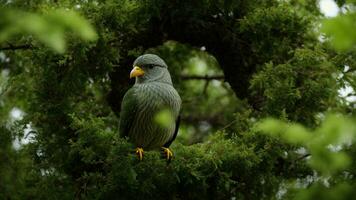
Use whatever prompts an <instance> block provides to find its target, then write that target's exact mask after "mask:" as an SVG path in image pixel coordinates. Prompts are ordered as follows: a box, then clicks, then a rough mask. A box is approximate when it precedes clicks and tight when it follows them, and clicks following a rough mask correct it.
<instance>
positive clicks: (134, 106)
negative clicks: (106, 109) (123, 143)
mask: <svg viewBox="0 0 356 200" xmlns="http://www.w3.org/2000/svg"><path fill="white" fill-rule="evenodd" d="M137 110H138V103H137V98H136V96H135V89H134V88H131V89H129V90H128V91H127V92H126V94H125V96H124V98H123V100H122V105H121V113H120V126H119V131H120V136H121V137H125V136H128V133H129V131H130V129H131V127H132V124H133V121H134V119H135V116H136V113H137Z"/></svg>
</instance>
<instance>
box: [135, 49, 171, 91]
mask: <svg viewBox="0 0 356 200" xmlns="http://www.w3.org/2000/svg"><path fill="white" fill-rule="evenodd" d="M130 78H136V83H147V82H153V81H159V82H164V83H168V84H172V80H171V76H170V74H169V71H168V67H167V64H166V63H165V62H164V60H162V58H160V57H158V56H157V55H154V54H144V55H142V56H139V57H138V58H136V60H135V62H134V64H133V69H132V70H131V72H130Z"/></svg>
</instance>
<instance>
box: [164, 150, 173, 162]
mask: <svg viewBox="0 0 356 200" xmlns="http://www.w3.org/2000/svg"><path fill="white" fill-rule="evenodd" d="M162 153H163V156H164V157H165V158H166V159H167V161H168V162H169V161H171V160H172V158H173V152H172V151H171V150H170V149H169V148H166V147H162Z"/></svg>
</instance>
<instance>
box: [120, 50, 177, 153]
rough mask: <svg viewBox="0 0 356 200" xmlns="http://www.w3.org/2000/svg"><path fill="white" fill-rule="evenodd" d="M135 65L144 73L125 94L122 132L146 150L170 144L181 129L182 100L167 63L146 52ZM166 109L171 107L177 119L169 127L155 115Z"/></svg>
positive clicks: (121, 117) (121, 120)
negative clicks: (163, 124) (179, 120)
mask: <svg viewBox="0 0 356 200" xmlns="http://www.w3.org/2000/svg"><path fill="white" fill-rule="evenodd" d="M134 66H139V67H140V68H142V69H143V70H144V72H145V74H144V75H143V76H140V77H136V83H135V85H134V86H133V87H132V88H131V89H129V90H128V91H127V93H126V94H125V96H124V99H123V102H122V105H121V114H120V134H121V136H128V137H129V140H130V141H131V142H132V143H134V144H135V145H136V146H137V147H142V148H144V149H148V150H149V149H157V148H160V147H162V146H165V147H168V146H169V145H170V143H171V142H172V141H173V140H174V139H175V134H176V133H177V130H178V125H177V124H178V123H176V122H177V120H178V115H179V111H180V108H181V99H180V96H179V94H178V93H177V91H176V90H175V89H174V87H173V85H172V80H171V77H170V74H169V72H168V69H167V65H166V64H165V62H164V61H163V60H162V59H161V58H159V57H158V56H156V55H153V54H146V55H143V56H140V57H138V58H137V59H136V61H135V62H134ZM163 109H168V110H169V111H170V114H171V115H172V118H173V119H176V121H173V122H171V123H170V124H168V125H167V126H162V125H161V124H159V123H157V122H156V121H155V116H156V115H157V113H158V112H160V111H162V110H163Z"/></svg>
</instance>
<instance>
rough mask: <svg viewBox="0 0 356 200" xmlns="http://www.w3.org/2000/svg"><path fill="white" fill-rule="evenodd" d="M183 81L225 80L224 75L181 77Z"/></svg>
mask: <svg viewBox="0 0 356 200" xmlns="http://www.w3.org/2000/svg"><path fill="white" fill-rule="evenodd" d="M180 77H181V78H182V79H183V80H207V81H210V80H224V79H225V77H224V75H211V76H209V75H205V76H198V75H183V74H182V75H181V76H180Z"/></svg>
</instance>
